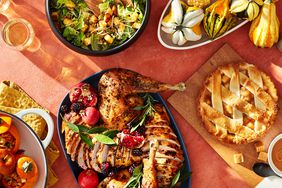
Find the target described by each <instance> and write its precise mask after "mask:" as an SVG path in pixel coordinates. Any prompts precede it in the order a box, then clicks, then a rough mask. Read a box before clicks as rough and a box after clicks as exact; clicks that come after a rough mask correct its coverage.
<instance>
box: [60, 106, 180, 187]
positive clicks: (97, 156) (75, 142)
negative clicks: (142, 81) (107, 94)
mask: <svg viewBox="0 0 282 188" xmlns="http://www.w3.org/2000/svg"><path fill="white" fill-rule="evenodd" d="M154 109H155V113H154V116H153V117H152V118H150V119H149V120H148V121H147V123H146V125H145V127H146V132H145V136H146V139H145V140H146V142H145V144H144V145H143V147H142V148H141V149H142V151H143V155H142V156H134V155H133V154H132V149H129V148H126V147H123V146H121V145H118V146H108V145H105V144H102V143H100V142H98V141H96V142H94V147H93V148H91V149H90V148H89V147H88V145H86V144H85V143H84V142H83V141H82V140H81V139H80V137H79V136H78V134H77V133H74V132H73V131H71V130H70V129H66V133H65V135H66V136H65V138H66V140H65V143H66V149H67V153H68V154H69V155H70V156H71V160H73V161H77V163H78V165H79V166H80V167H81V168H83V169H87V168H93V169H94V170H95V171H97V172H102V166H103V164H105V163H108V164H109V165H110V166H112V167H117V168H119V167H122V168H123V167H129V166H131V165H132V164H134V163H141V162H142V159H143V160H144V159H149V151H150V142H152V141H154V140H155V141H157V142H158V147H157V149H156V152H155V154H154V167H155V170H156V173H157V177H156V178H157V183H158V186H159V187H169V185H170V184H171V181H172V179H173V177H174V175H175V174H176V172H177V171H178V170H179V169H180V168H181V166H182V164H183V161H184V158H183V152H182V150H181V146H180V144H179V142H178V140H177V136H176V135H175V134H174V133H173V130H172V129H171V127H170V126H169V125H170V120H169V117H168V115H167V112H166V111H165V108H164V107H163V106H162V105H161V104H156V105H155V106H154ZM115 140H116V142H118V140H117V139H115Z"/></svg>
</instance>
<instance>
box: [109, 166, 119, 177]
mask: <svg viewBox="0 0 282 188" xmlns="http://www.w3.org/2000/svg"><path fill="white" fill-rule="evenodd" d="M116 174H117V168H111V169H110V170H109V173H108V176H110V177H112V176H114V175H116Z"/></svg>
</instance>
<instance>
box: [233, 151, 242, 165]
mask: <svg viewBox="0 0 282 188" xmlns="http://www.w3.org/2000/svg"><path fill="white" fill-rule="evenodd" d="M233 159H234V163H236V164H239V163H243V162H244V156H243V154H242V153H237V154H234V155H233Z"/></svg>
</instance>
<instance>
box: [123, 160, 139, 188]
mask: <svg viewBox="0 0 282 188" xmlns="http://www.w3.org/2000/svg"><path fill="white" fill-rule="evenodd" d="M142 169H143V165H142V164H141V165H139V166H137V167H135V168H134V171H133V174H132V176H131V178H130V179H129V180H128V182H127V183H126V185H125V186H124V188H127V187H128V188H140V187H141V179H142V176H143V172H142Z"/></svg>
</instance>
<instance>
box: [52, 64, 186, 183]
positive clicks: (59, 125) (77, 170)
mask: <svg viewBox="0 0 282 188" xmlns="http://www.w3.org/2000/svg"><path fill="white" fill-rule="evenodd" d="M108 70H110V69H108ZM108 70H103V71H101V72H98V73H95V74H93V75H91V76H89V77H88V78H86V79H84V80H82V82H86V83H89V84H91V85H92V86H93V87H94V88H95V89H96V90H97V89H98V88H97V86H98V83H99V80H100V78H101V77H102V75H103V74H104V73H105V72H107V71H108ZM151 95H152V96H153V97H154V99H156V100H157V101H159V102H160V103H161V104H162V105H163V106H164V107H165V108H166V110H167V113H168V115H169V117H170V120H171V127H172V129H173V131H174V133H175V134H176V136H177V138H178V141H179V143H180V145H181V148H182V150H183V154H184V160H185V172H191V168H190V162H189V157H188V153H187V150H186V147H185V145H184V141H183V138H182V136H181V134H180V131H179V129H178V128H177V124H176V122H175V120H174V118H173V116H172V114H171V112H170V111H169V109H168V107H167V105H166V103H165V101H164V100H163V98H162V97H161V95H160V94H158V93H152V94H151ZM62 105H68V106H70V105H71V102H70V100H69V94H67V95H66V96H65V97H64V99H63V101H62V102H61V104H60V107H59V110H58V114H57V133H58V136H59V139H60V144H61V147H62V150H63V152H64V155H65V157H66V159H67V162H68V164H69V166H70V168H71V170H72V173H73V175H74V177H75V178H76V180H78V175H79V173H80V172H81V171H82V170H83V169H82V168H80V167H79V166H78V164H77V163H76V162H75V161H72V160H71V158H70V156H69V155H68V154H67V153H66V149H65V135H64V134H62V133H61V129H62V118H61V106H62ZM103 178H104V176H103V175H102V174H99V179H100V180H102V179H103ZM190 183H191V177H189V178H188V180H186V181H184V182H182V183H181V185H180V188H189V187H190Z"/></svg>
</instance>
